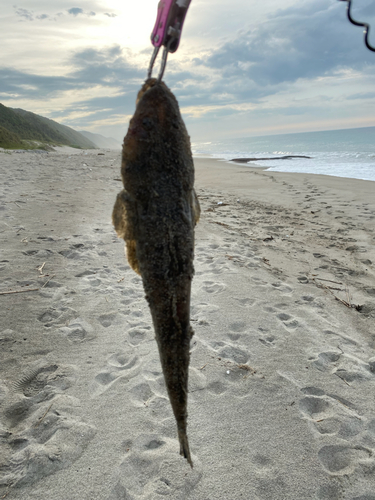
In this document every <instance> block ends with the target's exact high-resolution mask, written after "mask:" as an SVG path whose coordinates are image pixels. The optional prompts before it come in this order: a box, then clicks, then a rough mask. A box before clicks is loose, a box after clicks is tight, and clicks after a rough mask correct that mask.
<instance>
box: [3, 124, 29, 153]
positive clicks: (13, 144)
mask: <svg viewBox="0 0 375 500" xmlns="http://www.w3.org/2000/svg"><path fill="white" fill-rule="evenodd" d="M23 146H24V144H23V142H22V139H20V137H18V135H17V134H14V133H13V132H9V130H7V129H6V128H4V127H2V126H1V125H0V148H5V149H14V148H20V147H23Z"/></svg>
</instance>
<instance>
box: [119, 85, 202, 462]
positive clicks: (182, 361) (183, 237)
mask: <svg viewBox="0 0 375 500" xmlns="http://www.w3.org/2000/svg"><path fill="white" fill-rule="evenodd" d="M121 175H122V180H123V183H124V190H123V191H122V192H121V193H119V194H118V196H117V200H116V203H115V207H114V210H113V223H114V226H115V229H116V231H117V234H118V236H120V237H122V238H124V240H125V244H126V252H127V257H128V261H129V264H130V265H131V267H132V268H133V269H134V270H135V271H136V272H138V273H139V274H140V275H141V277H142V281H143V286H144V290H145V293H146V299H147V301H148V303H149V307H150V310H151V316H152V320H153V324H154V329H155V335H156V340H157V344H158V349H159V355H160V361H161V365H162V369H163V373H164V378H165V383H166V386H167V390H168V395H169V399H170V402H171V405H172V409H173V413H174V416H175V419H176V422H177V429H178V436H179V441H180V453H181V455H183V456H184V457H185V458H186V459H187V460H188V461H189V463H190V465H191V466H192V465H193V464H192V460H191V456H190V451H189V444H188V438H187V433H186V426H187V397H188V370H189V358H190V352H189V350H190V339H191V337H192V335H193V330H192V328H191V326H190V289H191V282H192V278H193V274H194V267H193V258H194V226H195V224H196V222H197V220H198V218H199V212H200V209H199V203H198V200H197V197H196V194H195V191H194V187H193V185H194V164H193V159H192V155H191V148H190V139H189V136H188V133H187V130H186V128H185V124H184V122H183V120H182V118H181V115H180V111H179V107H178V103H177V100H176V98H175V97H174V95H173V94H172V92H171V91H170V90H169V89H168V87H167V86H166V85H165V84H164V83H163V82H157V81H156V80H155V79H149V80H147V81H146V82H145V84H144V85H143V87H142V89H141V90H140V92H139V93H138V99H137V107H136V111H135V114H134V116H133V118H132V119H131V121H130V124H129V130H128V132H127V135H126V136H125V139H124V144H123V153H122V167H121Z"/></svg>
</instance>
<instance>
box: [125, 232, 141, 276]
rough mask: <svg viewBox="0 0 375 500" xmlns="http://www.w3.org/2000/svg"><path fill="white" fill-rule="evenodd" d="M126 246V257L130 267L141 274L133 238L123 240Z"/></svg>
mask: <svg viewBox="0 0 375 500" xmlns="http://www.w3.org/2000/svg"><path fill="white" fill-rule="evenodd" d="M125 245H126V246H125V248H126V258H127V259H128V262H129V265H130V267H131V268H132V269H133V271H135V272H136V273H138V274H141V272H140V270H139V262H138V259H137V253H136V251H137V243H136V241H135V240H125Z"/></svg>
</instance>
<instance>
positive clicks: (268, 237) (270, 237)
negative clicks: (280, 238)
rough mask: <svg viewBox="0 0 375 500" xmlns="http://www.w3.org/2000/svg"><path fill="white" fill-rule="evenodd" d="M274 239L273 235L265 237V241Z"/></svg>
mask: <svg viewBox="0 0 375 500" xmlns="http://www.w3.org/2000/svg"><path fill="white" fill-rule="evenodd" d="M272 240H274V237H273V236H267V238H264V239H263V241H272Z"/></svg>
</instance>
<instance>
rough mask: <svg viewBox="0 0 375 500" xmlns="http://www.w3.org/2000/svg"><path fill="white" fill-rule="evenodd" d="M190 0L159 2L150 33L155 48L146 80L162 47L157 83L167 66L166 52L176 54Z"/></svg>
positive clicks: (161, 0) (163, 0) (149, 76)
mask: <svg viewBox="0 0 375 500" xmlns="http://www.w3.org/2000/svg"><path fill="white" fill-rule="evenodd" d="M190 2H191V0H160V1H159V4H158V13H157V17H156V22H155V26H154V29H153V30H152V33H151V43H152V45H153V46H154V47H155V48H154V52H153V54H152V57H151V61H150V65H149V68H148V72H147V78H151V74H152V68H153V66H154V63H155V60H156V57H157V55H158V52H159V50H160V47H161V46H162V45H163V46H164V50H163V57H162V61H161V67H160V72H159V75H158V81H159V82H160V81H161V79H162V78H163V74H164V70H165V66H166V64H167V57H168V52H172V53H173V52H176V50H177V49H178V46H179V44H180V38H181V33H182V26H183V24H184V20H185V16H186V13H187V10H188V8H189V5H190Z"/></svg>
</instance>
